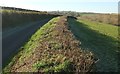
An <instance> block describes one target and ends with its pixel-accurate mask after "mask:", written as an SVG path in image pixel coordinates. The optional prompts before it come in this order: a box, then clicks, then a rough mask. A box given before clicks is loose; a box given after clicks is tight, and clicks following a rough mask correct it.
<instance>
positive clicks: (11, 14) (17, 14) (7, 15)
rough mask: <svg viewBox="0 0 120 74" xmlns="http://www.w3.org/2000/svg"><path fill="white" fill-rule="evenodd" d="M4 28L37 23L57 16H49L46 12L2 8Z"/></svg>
mask: <svg viewBox="0 0 120 74" xmlns="http://www.w3.org/2000/svg"><path fill="white" fill-rule="evenodd" d="M0 12H1V13H2V28H3V29H5V28H11V27H16V26H20V25H22V24H24V23H30V22H35V21H39V20H43V19H46V18H53V17H55V15H50V14H47V13H46V12H40V11H39V12H36V11H30V10H29V11H27V10H25V9H24V10H18V9H10V8H9V9H6V8H2V10H1V11H0Z"/></svg>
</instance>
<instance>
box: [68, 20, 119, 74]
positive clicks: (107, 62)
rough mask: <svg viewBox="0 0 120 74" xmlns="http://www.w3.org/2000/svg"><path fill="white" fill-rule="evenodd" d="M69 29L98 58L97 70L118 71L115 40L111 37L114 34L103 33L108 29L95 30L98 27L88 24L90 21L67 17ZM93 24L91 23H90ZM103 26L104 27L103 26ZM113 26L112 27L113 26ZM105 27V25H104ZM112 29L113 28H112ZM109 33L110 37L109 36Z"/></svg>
mask: <svg viewBox="0 0 120 74" xmlns="http://www.w3.org/2000/svg"><path fill="white" fill-rule="evenodd" d="M68 22H69V26H70V29H71V31H72V32H73V33H74V35H75V36H76V38H77V39H78V40H80V42H81V43H82V44H81V46H82V47H83V48H88V50H90V51H92V52H93V53H94V54H95V56H96V57H97V58H98V59H99V61H98V62H97V65H96V66H97V71H101V72H103V71H104V72H110V71H113V72H115V71H118V61H119V60H118V56H117V54H118V53H117V52H116V51H117V50H118V48H117V41H116V40H114V39H113V38H112V37H114V35H113V34H112V33H113V32H112V33H111V32H110V34H108V36H107V35H105V34H103V33H105V32H106V33H107V32H108V31H101V30H99V31H95V30H97V29H98V27H96V26H95V25H96V24H97V23H94V25H92V26H89V24H90V22H85V21H76V20H73V19H68ZM91 24H93V23H91ZM103 28H104V27H103ZM113 28H114V27H113ZM93 29H94V30H93ZM105 29H106V26H105ZM112 31H113V30H112ZM109 35H111V37H110V36H109Z"/></svg>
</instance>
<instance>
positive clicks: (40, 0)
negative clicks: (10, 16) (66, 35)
mask: <svg viewBox="0 0 120 74" xmlns="http://www.w3.org/2000/svg"><path fill="white" fill-rule="evenodd" d="M118 1H119V0H0V6H9V7H18V8H25V9H32V10H40V11H57V10H59V11H77V12H97V13H118Z"/></svg>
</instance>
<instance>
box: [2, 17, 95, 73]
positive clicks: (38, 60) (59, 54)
mask: <svg viewBox="0 0 120 74" xmlns="http://www.w3.org/2000/svg"><path fill="white" fill-rule="evenodd" d="M67 24H68V23H67V17H65V16H62V17H57V18H53V19H52V20H51V21H49V22H48V23H47V24H45V25H44V26H43V27H42V28H40V29H39V30H38V31H37V32H36V33H35V34H34V35H33V36H32V37H31V39H30V40H29V41H28V42H27V43H26V44H25V45H24V46H23V47H21V51H20V52H19V53H18V54H17V55H16V56H15V57H14V58H13V59H12V61H11V62H10V63H9V64H8V65H7V66H6V67H5V68H4V70H3V71H4V72H46V73H47V72H91V71H92V70H93V66H94V64H95V61H94V56H93V54H92V53H91V52H89V51H85V50H82V48H80V42H79V41H78V40H76V39H75V37H74V36H73V34H72V32H71V31H70V30H69V27H68V25H67Z"/></svg>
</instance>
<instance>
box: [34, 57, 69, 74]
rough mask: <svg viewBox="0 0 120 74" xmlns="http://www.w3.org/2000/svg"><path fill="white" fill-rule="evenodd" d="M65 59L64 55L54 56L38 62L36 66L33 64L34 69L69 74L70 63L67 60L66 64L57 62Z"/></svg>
mask: <svg viewBox="0 0 120 74" xmlns="http://www.w3.org/2000/svg"><path fill="white" fill-rule="evenodd" d="M59 58H62V59H59ZM64 58H65V57H64V56H63V55H53V56H52V57H50V58H47V59H42V60H41V61H37V62H36V63H35V64H33V69H34V70H39V69H42V70H43V71H44V72H69V71H71V69H70V68H71V67H70V66H71V63H70V61H69V60H65V61H64V62H60V61H58V60H57V59H59V60H63V59H64Z"/></svg>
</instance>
